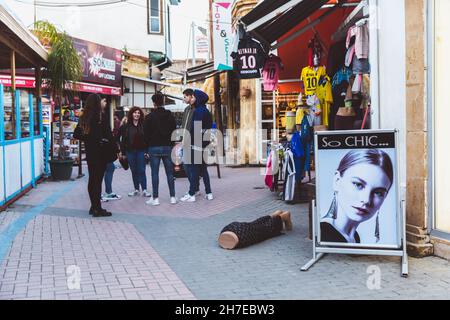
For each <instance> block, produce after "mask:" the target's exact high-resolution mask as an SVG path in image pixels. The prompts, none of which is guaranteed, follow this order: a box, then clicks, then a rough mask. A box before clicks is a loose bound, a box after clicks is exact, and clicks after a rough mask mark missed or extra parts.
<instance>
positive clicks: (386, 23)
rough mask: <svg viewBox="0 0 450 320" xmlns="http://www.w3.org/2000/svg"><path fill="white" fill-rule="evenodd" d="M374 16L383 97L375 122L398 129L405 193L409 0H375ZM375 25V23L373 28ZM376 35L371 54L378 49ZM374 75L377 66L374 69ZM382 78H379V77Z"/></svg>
mask: <svg viewBox="0 0 450 320" xmlns="http://www.w3.org/2000/svg"><path fill="white" fill-rule="evenodd" d="M370 3H371V10H370V13H371V16H373V15H374V13H376V14H377V19H378V32H377V34H378V41H377V42H378V53H379V55H378V57H379V58H378V79H376V77H373V81H372V89H373V90H374V91H373V94H372V96H374V94H375V91H376V87H377V86H378V92H379V93H378V94H379V100H378V99H376V97H375V98H374V99H373V101H372V102H373V108H374V110H376V108H377V105H376V103H377V104H378V111H379V112H377V111H375V113H374V118H375V119H374V122H375V123H376V122H377V121H378V122H379V128H381V129H398V130H399V131H400V135H399V140H400V141H399V146H398V148H399V150H400V159H399V162H398V163H399V165H400V180H401V187H402V188H401V189H402V196H404V192H405V188H406V49H405V48H406V40H405V0H371V1H370ZM373 27H374V26H371V28H373ZM375 42H376V39H375V38H373V37H372V43H371V50H372V52H371V55H372V56H373V54H375V52H374V51H375V50H376V49H377V48H376V46H375V45H374V43H375ZM374 67H376V65H374ZM372 71H373V73H372V76H374V75H376V73H377V72H376V71H377V70H372ZM377 80H378V81H377ZM377 100H378V102H377Z"/></svg>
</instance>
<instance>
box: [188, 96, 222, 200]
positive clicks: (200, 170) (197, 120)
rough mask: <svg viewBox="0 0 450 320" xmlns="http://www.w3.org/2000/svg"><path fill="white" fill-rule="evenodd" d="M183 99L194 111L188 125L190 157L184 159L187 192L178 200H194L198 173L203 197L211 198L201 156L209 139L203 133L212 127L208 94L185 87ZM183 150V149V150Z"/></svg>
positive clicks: (204, 165) (209, 185)
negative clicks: (201, 182)
mask: <svg viewBox="0 0 450 320" xmlns="http://www.w3.org/2000/svg"><path fill="white" fill-rule="evenodd" d="M183 95H184V101H185V102H187V103H189V104H190V105H191V106H192V107H193V109H194V112H193V114H192V120H191V124H190V126H189V133H190V141H186V142H185V145H187V143H190V150H191V152H189V151H188V154H189V155H190V157H191V159H186V162H187V164H188V166H189V171H190V172H189V173H188V178H189V192H188V193H187V194H186V195H185V196H183V197H182V198H181V199H180V200H181V201H182V202H195V201H196V199H195V195H196V194H197V192H198V189H199V179H200V175H201V176H203V183H204V184H205V192H206V196H205V198H206V199H207V200H213V199H214V197H213V194H212V192H211V184H210V180H209V174H208V168H207V165H206V163H205V161H204V158H203V151H204V150H205V148H206V147H207V146H208V144H209V141H206V140H207V139H204V138H205V137H204V135H205V133H206V132H207V131H208V130H210V129H211V128H212V117H211V113H210V112H209V110H208V108H206V103H207V102H208V100H209V97H208V95H207V94H206V93H205V92H203V91H201V90H192V89H186V90H184V91H183ZM183 151H185V149H184V150H183Z"/></svg>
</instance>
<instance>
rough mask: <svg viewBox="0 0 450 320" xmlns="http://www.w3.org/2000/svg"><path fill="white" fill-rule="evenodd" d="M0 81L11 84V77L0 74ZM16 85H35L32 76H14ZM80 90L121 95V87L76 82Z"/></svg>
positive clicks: (26, 86) (29, 87)
mask: <svg viewBox="0 0 450 320" xmlns="http://www.w3.org/2000/svg"><path fill="white" fill-rule="evenodd" d="M0 83H1V84H3V85H4V86H6V87H10V86H11V77H10V76H6V75H0ZM16 87H17V88H28V89H34V88H35V87H36V81H35V80H34V78H32V77H16ZM42 88H45V83H43V84H42ZM67 89H68V90H70V89H71V86H67ZM76 91H80V92H88V93H98V94H104V95H108V96H121V95H122V89H121V88H119V87H109V86H102V85H98V84H92V83H86V82H77V90H76Z"/></svg>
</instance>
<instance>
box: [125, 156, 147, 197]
mask: <svg viewBox="0 0 450 320" xmlns="http://www.w3.org/2000/svg"><path fill="white" fill-rule="evenodd" d="M127 159H128V164H129V165H130V170H131V175H132V176H133V184H134V189H135V190H139V186H141V188H142V190H147V177H146V176H145V150H133V151H127Z"/></svg>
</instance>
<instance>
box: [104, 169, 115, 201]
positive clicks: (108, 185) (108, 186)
mask: <svg viewBox="0 0 450 320" xmlns="http://www.w3.org/2000/svg"><path fill="white" fill-rule="evenodd" d="M115 169H116V167H115V166H114V162H110V163H108V164H107V165H106V171H105V192H106V193H107V194H111V193H112V180H113V175H114V170H115Z"/></svg>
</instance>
